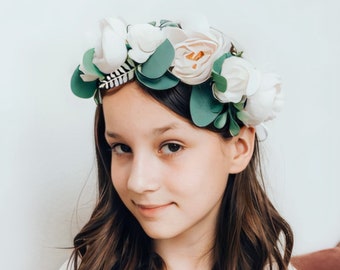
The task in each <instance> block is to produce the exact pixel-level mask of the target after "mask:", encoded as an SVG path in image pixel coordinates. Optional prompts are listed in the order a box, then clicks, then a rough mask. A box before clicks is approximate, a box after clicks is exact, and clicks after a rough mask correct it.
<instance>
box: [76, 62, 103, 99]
mask: <svg viewBox="0 0 340 270" xmlns="http://www.w3.org/2000/svg"><path fill="white" fill-rule="evenodd" d="M81 74H83V73H82V72H81V71H80V70H79V66H78V67H77V69H76V70H75V71H74V73H73V75H72V78H71V89H72V92H73V94H75V95H76V96H78V97H81V98H90V97H92V96H93V95H94V92H95V91H96V88H97V81H92V82H84V81H83V79H82V78H81V77H80V75H81Z"/></svg>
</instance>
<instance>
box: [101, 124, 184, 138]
mask: <svg viewBox="0 0 340 270" xmlns="http://www.w3.org/2000/svg"><path fill="white" fill-rule="evenodd" d="M177 128H178V124H177V123H170V124H169V125H166V126H164V127H159V128H155V129H153V130H152V132H151V133H152V134H153V135H154V136H159V135H162V134H164V133H166V132H167V131H169V130H173V129H177ZM105 134H106V136H107V137H109V138H114V139H117V138H121V136H120V135H119V134H118V133H115V132H112V131H109V130H106V131H105Z"/></svg>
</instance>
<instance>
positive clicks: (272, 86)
mask: <svg viewBox="0 0 340 270" xmlns="http://www.w3.org/2000/svg"><path fill="white" fill-rule="evenodd" d="M283 103H284V102H283V94H282V92H281V80H280V78H279V77H278V75H276V74H274V73H265V74H263V75H262V82H261V85H260V89H259V90H258V91H257V92H256V93H255V94H254V95H252V96H249V97H248V99H247V103H246V107H245V108H244V110H243V111H241V112H240V113H239V114H240V118H241V120H242V121H243V122H244V123H245V124H246V125H250V126H256V125H259V124H261V123H263V122H266V121H268V120H272V119H274V118H275V117H276V114H277V113H278V112H279V111H281V109H282V107H283Z"/></svg>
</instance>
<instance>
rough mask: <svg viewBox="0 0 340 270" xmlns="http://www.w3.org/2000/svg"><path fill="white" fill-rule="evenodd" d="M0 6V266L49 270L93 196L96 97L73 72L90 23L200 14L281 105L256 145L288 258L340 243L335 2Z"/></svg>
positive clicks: (174, 0)
mask: <svg viewBox="0 0 340 270" xmlns="http://www.w3.org/2000/svg"><path fill="white" fill-rule="evenodd" d="M2 2H3V3H1V8H0V30H1V32H0V33H1V42H0V43H1V44H0V49H1V51H0V53H1V58H0V59H1V64H0V66H1V67H0V74H1V81H0V86H1V87H0V91H1V99H0V120H1V122H0V123H1V132H0V138H1V139H0V147H1V148H0V149H1V151H0V166H1V170H0V217H1V221H0V268H1V269H10V270H23V269H25V270H26V269H27V270H37V269H43V270H52V269H58V267H59V266H60V264H61V263H62V262H63V261H64V260H65V259H66V258H67V256H68V255H69V252H70V251H69V250H66V249H63V248H65V247H68V246H70V245H71V243H72V237H73V236H74V234H75V232H76V231H77V230H78V229H79V227H80V226H81V225H82V224H83V223H84V221H85V220H86V218H87V217H88V214H89V211H90V209H91V206H92V200H93V198H94V196H95V191H94V189H95V171H94V170H93V168H92V166H93V164H94V151H93V142H92V122H93V113H94V107H95V106H94V102H92V100H89V101H87V100H80V99H78V98H76V97H74V96H73V95H72V94H71V91H70V88H69V80H70V76H71V74H72V72H73V70H74V68H75V67H76V65H77V64H78V63H79V61H80V59H81V57H82V54H83V52H84V51H85V50H86V49H88V48H90V47H91V46H92V45H93V42H94V38H93V37H94V36H95V35H96V33H97V32H96V31H97V23H98V21H99V19H101V18H103V17H105V16H112V15H120V16H123V17H125V18H126V20H127V21H128V22H131V23H136V22H146V21H151V20H153V19H161V18H172V17H173V15H174V14H177V13H184V14H185V12H186V11H191V10H194V11H201V12H204V13H205V14H206V15H207V17H208V18H209V20H210V22H211V24H212V25H213V26H215V27H217V28H218V29H221V30H223V31H224V32H225V33H227V34H229V35H230V36H232V37H234V38H235V39H236V40H237V41H239V43H240V44H242V46H243V47H244V49H245V51H246V56H248V57H250V58H251V59H252V62H253V63H254V64H255V65H256V66H258V67H259V68H261V69H266V70H274V71H276V72H278V73H280V74H281V75H282V78H283V81H284V91H285V95H286V106H285V109H284V111H283V112H282V113H281V114H280V116H279V117H278V119H277V120H276V121H275V122H273V123H272V124H270V135H269V139H268V140H267V141H266V142H265V143H264V148H265V154H266V155H265V158H266V159H265V163H266V168H267V176H268V179H269V181H268V182H269V188H268V190H269V192H270V195H271V197H272V198H273V201H274V204H275V205H276V206H277V208H278V209H279V210H280V211H281V213H282V214H283V215H284V216H285V217H286V219H287V220H288V221H289V223H290V224H291V225H292V227H293V230H294V232H295V239H296V245H295V250H294V253H295V254H298V253H304V252H309V251H312V250H315V249H321V248H325V247H330V246H333V245H335V244H336V243H337V242H338V241H340V210H339V205H340V196H339V195H340V181H339V177H338V171H339V169H338V167H339V162H338V152H339V150H340V145H339V139H338V138H339V135H338V134H339V131H340V128H339V125H338V123H339V120H338V117H339V116H340V109H339V108H340V106H339V104H338V103H339V97H340V94H339V90H340V89H339V82H338V79H339V72H340V68H339V63H340V53H339V48H340V31H339V28H338V25H339V24H340V18H339V17H340V16H339V11H340V6H339V3H338V1H335V0H333V1H331V0H319V1H317V0H277V1H272V0H257V1H254V0H239V1H228V0H220V1H219V0H209V1H200V0H192V1H189V0H188V1H183V0H169V1H162V0H153V1H147V0H144V1H131V0H124V1H116V0H92V1H89V0H59V1H49V0H32V1H24V0H21V1H20V0H12V1H6V2H4V1H2Z"/></svg>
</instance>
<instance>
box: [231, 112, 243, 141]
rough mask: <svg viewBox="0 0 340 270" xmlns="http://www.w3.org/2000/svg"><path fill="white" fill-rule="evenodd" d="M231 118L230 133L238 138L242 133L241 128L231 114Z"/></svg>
mask: <svg viewBox="0 0 340 270" xmlns="http://www.w3.org/2000/svg"><path fill="white" fill-rule="evenodd" d="M229 116H230V123H229V132H230V134H231V135H232V136H237V135H238V134H239V133H240V130H241V128H240V126H239V125H238V124H237V122H236V121H235V120H234V118H233V117H232V115H231V114H229Z"/></svg>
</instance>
